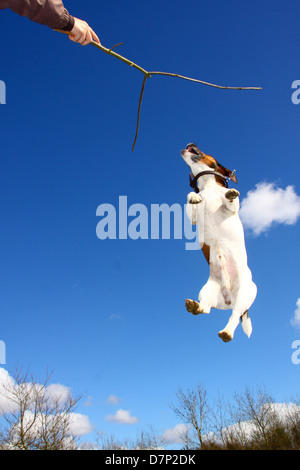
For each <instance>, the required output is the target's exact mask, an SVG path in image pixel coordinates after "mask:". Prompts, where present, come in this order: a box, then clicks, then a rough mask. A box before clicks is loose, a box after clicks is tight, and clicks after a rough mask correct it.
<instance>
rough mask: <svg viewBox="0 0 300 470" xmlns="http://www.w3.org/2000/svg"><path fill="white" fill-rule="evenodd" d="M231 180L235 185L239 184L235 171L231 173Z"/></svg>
mask: <svg viewBox="0 0 300 470" xmlns="http://www.w3.org/2000/svg"><path fill="white" fill-rule="evenodd" d="M230 179H231V181H233V182H234V183H237V179H236V176H235V170H234V171H232V172H231V176H230Z"/></svg>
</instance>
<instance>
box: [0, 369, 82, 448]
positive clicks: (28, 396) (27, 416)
mask: <svg viewBox="0 0 300 470" xmlns="http://www.w3.org/2000/svg"><path fill="white" fill-rule="evenodd" d="M49 379H50V375H47V377H46V379H45V380H44V381H42V382H41V383H40V382H37V381H36V380H35V379H34V378H33V377H32V376H29V374H28V372H26V373H23V372H22V371H21V370H16V372H15V373H14V374H13V380H11V381H9V382H8V383H7V384H6V385H4V386H3V388H2V391H1V395H2V400H3V399H4V400H5V401H6V403H7V406H6V409H5V410H0V413H1V414H3V416H4V420H5V424H4V425H3V427H2V429H1V430H0V448H1V449H16V450H17V449H20V450H63V449H67V450H71V449H76V448H77V442H76V438H75V437H74V436H73V435H72V432H71V428H70V425H71V420H72V414H71V413H72V412H73V411H74V410H75V408H76V406H77V403H78V401H79V400H80V397H74V396H73V395H72V394H71V393H68V394H67V395H66V394H64V396H62V395H59V394H53V393H52V394H50V393H49V388H47V386H48V382H49Z"/></svg>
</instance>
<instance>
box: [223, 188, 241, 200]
mask: <svg viewBox="0 0 300 470" xmlns="http://www.w3.org/2000/svg"><path fill="white" fill-rule="evenodd" d="M239 195H240V193H239V191H238V190H237V189H228V191H227V192H226V193H225V197H226V198H227V199H229V200H233V199H235V198H237V197H238V196H239Z"/></svg>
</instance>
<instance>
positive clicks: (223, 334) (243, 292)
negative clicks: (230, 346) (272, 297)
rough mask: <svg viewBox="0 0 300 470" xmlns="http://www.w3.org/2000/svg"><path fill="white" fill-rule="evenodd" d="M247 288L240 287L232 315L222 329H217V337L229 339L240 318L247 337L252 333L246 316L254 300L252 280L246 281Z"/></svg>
mask: <svg viewBox="0 0 300 470" xmlns="http://www.w3.org/2000/svg"><path fill="white" fill-rule="evenodd" d="M245 287H247V288H244V289H240V291H239V294H238V296H237V299H236V302H235V307H234V309H233V311H232V315H231V317H230V318H229V321H228V323H227V325H226V327H225V328H224V330H222V331H219V337H220V338H221V339H222V340H223V341H225V342H226V343H227V342H228V341H231V340H232V338H233V335H234V332H235V329H236V327H237V326H238V324H239V320H240V318H241V322H242V327H243V330H244V332H245V333H246V335H247V336H248V337H250V335H251V333H252V325H251V320H250V318H249V316H248V309H249V308H250V306H251V305H252V303H253V302H254V299H255V297H256V292H257V288H256V285H255V284H254V282H252V281H251V282H250V283H247V286H245Z"/></svg>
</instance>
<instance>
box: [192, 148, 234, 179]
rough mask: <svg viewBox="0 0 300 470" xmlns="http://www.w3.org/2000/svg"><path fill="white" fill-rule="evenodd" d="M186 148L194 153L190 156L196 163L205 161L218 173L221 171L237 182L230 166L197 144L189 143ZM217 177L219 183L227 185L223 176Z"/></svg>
mask: <svg viewBox="0 0 300 470" xmlns="http://www.w3.org/2000/svg"><path fill="white" fill-rule="evenodd" d="M186 150H187V151H188V152H190V154H192V156H191V157H190V158H191V160H192V161H193V162H194V163H197V162H199V163H203V164H205V165H206V166H208V167H209V168H211V169H212V170H214V171H216V172H217V173H220V174H221V175H223V176H225V177H226V178H229V179H231V180H232V181H233V182H234V183H237V179H236V176H235V173H233V172H232V171H231V170H228V168H225V167H224V166H223V165H221V164H220V163H219V162H218V161H217V160H216V159H215V158H214V157H212V156H211V155H206V154H205V153H204V152H201V150H199V148H198V147H197V146H196V145H195V144H188V145H187V147H186ZM215 178H216V182H217V183H218V184H219V185H221V186H225V183H224V180H223V179H222V178H219V177H218V176H217V175H216V176H215Z"/></svg>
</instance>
